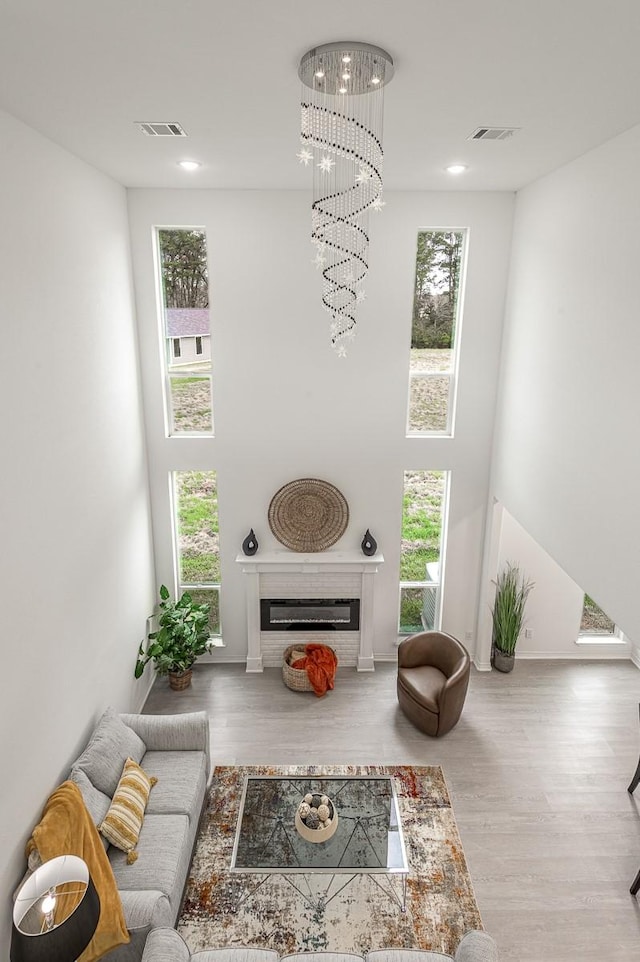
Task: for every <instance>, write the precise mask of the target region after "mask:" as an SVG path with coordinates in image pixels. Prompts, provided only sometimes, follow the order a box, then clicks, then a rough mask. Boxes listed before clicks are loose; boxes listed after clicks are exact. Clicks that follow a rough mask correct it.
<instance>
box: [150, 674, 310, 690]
mask: <svg viewBox="0 0 640 962" xmlns="http://www.w3.org/2000/svg"><path fill="white" fill-rule="evenodd" d="M305 674H306V672H305ZM192 675H193V671H192V669H191V668H187V670H186V671H170V672H169V687H170V688H171V689H173V691H184V690H185V688H188V687H189V685H190V684H191V676H192Z"/></svg>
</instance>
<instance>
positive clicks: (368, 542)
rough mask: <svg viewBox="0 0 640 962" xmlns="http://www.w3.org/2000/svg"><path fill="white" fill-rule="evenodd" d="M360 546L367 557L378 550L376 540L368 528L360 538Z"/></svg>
mask: <svg viewBox="0 0 640 962" xmlns="http://www.w3.org/2000/svg"><path fill="white" fill-rule="evenodd" d="M360 547H361V548H362V553H363V554H366V555H367V557H368V558H370V557H371V556H372V555H374V554H375V553H376V551H377V550H378V542H377V541H376V539H375V538H374V537H373V535H372V534H371V532H370V531H369V529H368V528H367V530H366V532H365V536H364V538H363V539H362V544H361V545H360Z"/></svg>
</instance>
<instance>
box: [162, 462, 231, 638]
mask: <svg viewBox="0 0 640 962" xmlns="http://www.w3.org/2000/svg"><path fill="white" fill-rule="evenodd" d="M173 491H174V505H175V520H174V523H175V539H174V541H175V545H176V554H177V558H176V562H177V565H176V567H177V571H178V588H179V591H180V593H182V592H183V591H188V592H189V594H190V595H191V596H192V597H193V599H194V601H196V602H198V603H199V604H204V603H206V604H208V605H209V606H210V609H209V625H210V627H211V634H212V635H213V636H219V635H220V634H221V624H220V554H219V549H218V490H217V483H216V473H215V471H176V472H175V473H174V476H173Z"/></svg>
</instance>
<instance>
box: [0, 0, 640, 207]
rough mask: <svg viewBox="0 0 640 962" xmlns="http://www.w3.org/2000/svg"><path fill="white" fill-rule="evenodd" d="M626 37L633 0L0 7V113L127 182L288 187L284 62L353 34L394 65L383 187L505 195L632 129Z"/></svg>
mask: <svg viewBox="0 0 640 962" xmlns="http://www.w3.org/2000/svg"><path fill="white" fill-rule="evenodd" d="M639 35H640V0H341V2H337V0H322V2H316V3H313V4H312V3H309V2H308V0H227V2H225V3H222V2H219V0H0V106H2V107H3V108H4V109H5V110H7V111H8V112H9V113H11V114H13V115H14V116H15V117H17V118H19V119H20V120H23V121H24V122H25V123H27V124H29V125H30V126H32V127H34V128H35V129H36V130H38V131H40V132H41V133H43V134H45V135H46V136H47V137H49V138H50V139H51V140H53V141H55V142H57V143H59V144H61V145H62V146H63V147H66V148H67V149H68V150H70V151H71V152H72V153H74V154H77V155H78V156H79V157H81V158H83V159H84V160H86V161H88V162H89V163H90V164H93V165H94V166H95V167H97V168H99V169H100V170H103V171H105V172H106V173H107V174H110V175H111V176H112V177H113V178H115V179H116V180H117V181H119V182H120V183H122V184H124V185H125V186H128V187H218V188H292V189H297V188H299V189H304V188H308V187H309V186H310V182H309V171H308V170H306V171H305V169H304V168H303V167H301V166H300V165H299V163H298V161H297V160H296V157H295V155H296V152H297V151H298V150H299V139H298V130H299V127H298V125H299V106H298V105H299V98H300V82H299V80H298V76H297V67H298V62H299V60H300V57H301V56H302V55H303V54H304V53H305V51H306V50H307V49H309V48H310V47H313V46H317V45H319V44H322V43H327V42H329V41H334V40H362V41H365V42H368V43H372V44H376V45H378V46H381V47H384V48H385V49H386V50H388V51H389V53H390V54H391V56H392V57H393V59H394V61H395V75H394V78H393V80H392V82H391V84H390V85H389V86H388V87H387V88H386V92H385V131H384V147H385V185H386V186H387V187H389V188H391V189H396V190H401V189H407V190H420V189H423V190H424V189H431V190H444V189H464V190H515V189H518V188H519V187H522V186H523V185H524V184H527V183H529V182H530V181H532V180H534V179H536V178H537V177H539V176H541V175H543V174H545V173H546V172H548V171H550V170H553V169H554V168H556V167H558V166H560V165H561V164H563V163H565V162H567V161H569V160H571V159H573V158H575V157H577V156H578V155H580V154H582V153H584V152H585V151H587V150H588V149H590V148H591V147H594V146H596V145H597V144H600V143H602V142H603V141H605V140H607V139H608V138H610V137H612V136H614V135H616V134H618V133H620V132H622V131H623V130H626V129H628V128H629V127H632V126H634V125H635V124H637V123H639V122H640V55H639V53H638V39H639ZM139 120H151V121H177V122H178V123H180V124H181V125H182V126H183V127H184V128H185V130H186V131H187V133H188V135H189V136H188V138H187V139H175V140H174V139H169V138H152V137H146V136H144V135H143V134H142V133H141V132H140V131H139V130H138V129H137V128H136V127H135V126H134V122H135V121H139ZM483 125H493V126H514V127H521V128H522V129H521V130H520V131H519V132H518V133H517V134H516V135H514V137H513V138H511V139H510V140H507V141H502V142H484V143H483V142H470V141H468V140H467V137H468V136H469V135H470V134H471V132H472V131H473V130H474V129H475V128H476V127H478V126H483ZM183 158H189V159H196V160H199V161H201V162H202V164H203V166H202V168H201V169H200V170H199V171H197V172H196V173H195V174H187V173H185V172H184V171H182V170H181V169H179V168H178V167H177V166H176V164H177V161H178V160H180V159H183ZM454 161H457V162H461V163H465V164H468V167H469V170H468V172H467V173H466V174H465V175H463V176H461V177H457V178H452V177H451V175H449V174H446V173H445V172H444V171H443V168H444V166H445V165H446V164H449V163H452V162H454Z"/></svg>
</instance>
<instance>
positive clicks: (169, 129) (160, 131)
mask: <svg viewBox="0 0 640 962" xmlns="http://www.w3.org/2000/svg"><path fill="white" fill-rule="evenodd" d="M136 127H139V128H140V130H141V131H142V133H143V134H146V135H147V137H186V136H187V135H186V133H185V132H184V130H183V129H182V127H181V126H180V124H174V123H160V122H152V121H150V120H136Z"/></svg>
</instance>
